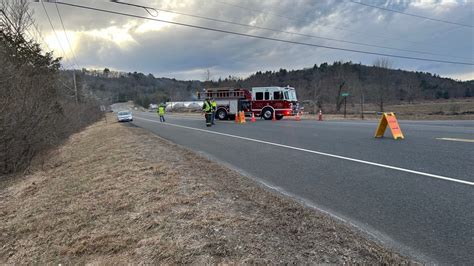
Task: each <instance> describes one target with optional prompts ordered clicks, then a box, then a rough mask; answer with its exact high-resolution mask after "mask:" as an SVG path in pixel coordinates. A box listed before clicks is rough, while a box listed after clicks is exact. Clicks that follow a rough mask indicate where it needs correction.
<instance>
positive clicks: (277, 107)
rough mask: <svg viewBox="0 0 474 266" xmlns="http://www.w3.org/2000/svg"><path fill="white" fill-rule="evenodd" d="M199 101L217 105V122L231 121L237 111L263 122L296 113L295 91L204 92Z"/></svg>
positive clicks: (269, 89) (201, 93) (236, 90)
mask: <svg viewBox="0 0 474 266" xmlns="http://www.w3.org/2000/svg"><path fill="white" fill-rule="evenodd" d="M198 98H199V99H202V100H204V99H205V98H211V99H215V101H216V103H217V109H216V118H217V119H220V120H225V119H229V118H230V119H233V118H234V116H235V114H236V113H237V112H239V111H244V112H245V115H246V116H251V115H252V113H253V114H254V115H255V116H256V117H257V116H260V117H263V118H264V119H265V120H270V119H272V118H273V113H275V118H276V119H278V120H280V119H282V118H283V117H284V116H294V115H296V114H297V113H298V112H299V103H298V100H297V98H296V91H295V89H294V88H292V87H289V86H287V87H254V88H252V89H250V90H248V89H234V88H218V89H207V90H205V91H203V92H200V93H198Z"/></svg>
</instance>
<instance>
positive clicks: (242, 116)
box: [240, 111, 246, 124]
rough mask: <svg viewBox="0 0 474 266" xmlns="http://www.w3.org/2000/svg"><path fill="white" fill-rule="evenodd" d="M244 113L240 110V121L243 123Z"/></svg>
mask: <svg viewBox="0 0 474 266" xmlns="http://www.w3.org/2000/svg"><path fill="white" fill-rule="evenodd" d="M245 122H246V121H245V113H244V111H242V112H240V123H242V124H245Z"/></svg>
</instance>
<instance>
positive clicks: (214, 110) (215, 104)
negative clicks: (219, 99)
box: [211, 99, 217, 125]
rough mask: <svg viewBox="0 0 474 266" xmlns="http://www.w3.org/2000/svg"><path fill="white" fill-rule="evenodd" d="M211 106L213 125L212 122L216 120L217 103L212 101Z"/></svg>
mask: <svg viewBox="0 0 474 266" xmlns="http://www.w3.org/2000/svg"><path fill="white" fill-rule="evenodd" d="M211 105H212V117H211V124H213V125H215V123H214V120H215V119H216V109H217V103H216V100H215V99H212V101H211Z"/></svg>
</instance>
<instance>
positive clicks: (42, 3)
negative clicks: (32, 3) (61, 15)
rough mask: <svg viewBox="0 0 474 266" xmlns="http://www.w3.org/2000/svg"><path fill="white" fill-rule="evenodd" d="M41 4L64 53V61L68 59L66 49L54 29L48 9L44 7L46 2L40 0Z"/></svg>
mask: <svg viewBox="0 0 474 266" xmlns="http://www.w3.org/2000/svg"><path fill="white" fill-rule="evenodd" d="M40 2H41V5H42V6H43V9H44V12H45V13H46V16H47V17H48V21H49V25H50V26H51V29H53V32H54V36H55V37H56V40H57V41H58V44H59V47H60V48H61V50H62V52H63V55H64V59H66V52H65V51H64V48H63V46H62V45H61V41H60V40H59V37H58V34H57V33H56V30H55V29H54V26H53V23H52V22H51V18H50V17H49V14H48V11H47V10H46V7H45V6H44V2H43V1H41V0H40Z"/></svg>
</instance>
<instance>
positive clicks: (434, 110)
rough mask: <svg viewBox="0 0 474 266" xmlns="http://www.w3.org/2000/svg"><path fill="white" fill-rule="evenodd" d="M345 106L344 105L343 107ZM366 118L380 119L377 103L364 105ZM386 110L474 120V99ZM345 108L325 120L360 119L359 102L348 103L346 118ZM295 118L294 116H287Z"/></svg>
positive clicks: (326, 115)
mask: <svg viewBox="0 0 474 266" xmlns="http://www.w3.org/2000/svg"><path fill="white" fill-rule="evenodd" d="M343 108H344V107H343ZM364 110H365V112H364V119H367V120H374V119H379V118H380V116H377V115H376V114H375V113H376V112H377V110H379V107H378V106H376V105H375V104H366V105H365V106H364ZM384 110H385V111H386V112H394V113H396V114H397V117H398V118H399V119H404V120H450V119H451V120H452V119H455V120H473V119H474V99H470V98H467V99H451V100H433V101H425V102H417V103H413V104H408V103H406V104H396V105H386V106H385V107H384ZM343 112H344V109H341V111H340V113H338V114H336V113H335V112H334V111H332V112H329V113H324V114H323V119H324V120H341V119H347V120H360V119H361V117H360V106H359V105H358V104H354V105H349V104H348V105H347V116H346V118H344V115H343ZM286 119H293V118H286ZM302 119H309V120H316V119H318V116H317V115H314V114H305V115H303V116H302Z"/></svg>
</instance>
